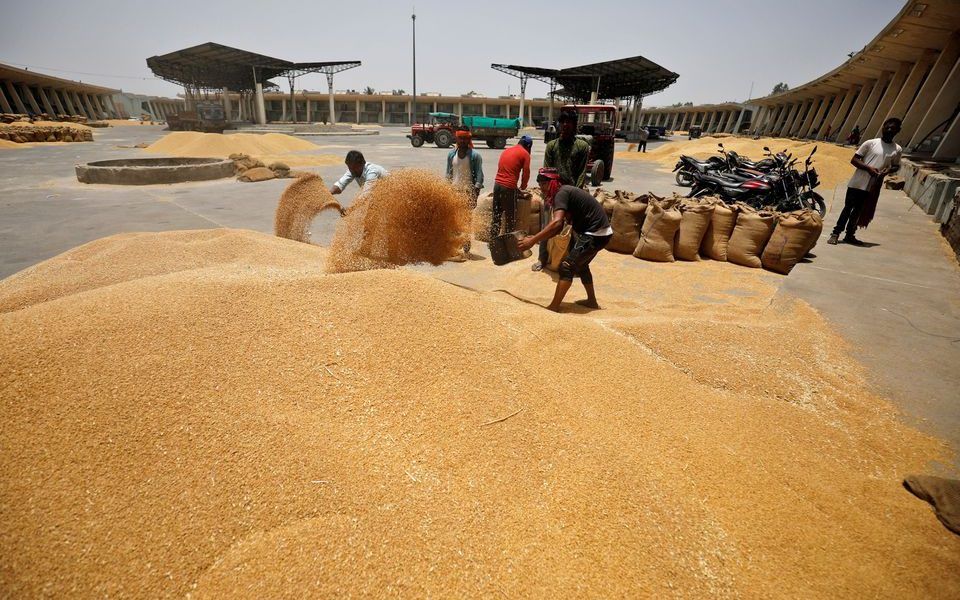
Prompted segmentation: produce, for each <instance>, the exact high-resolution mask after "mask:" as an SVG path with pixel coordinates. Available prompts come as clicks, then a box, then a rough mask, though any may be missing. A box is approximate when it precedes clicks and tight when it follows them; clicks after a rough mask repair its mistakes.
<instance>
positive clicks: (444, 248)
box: [328, 169, 471, 273]
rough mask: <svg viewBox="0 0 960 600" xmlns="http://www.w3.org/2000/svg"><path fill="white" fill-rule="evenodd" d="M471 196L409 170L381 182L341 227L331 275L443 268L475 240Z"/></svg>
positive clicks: (332, 253) (332, 255) (427, 174)
mask: <svg viewBox="0 0 960 600" xmlns="http://www.w3.org/2000/svg"><path fill="white" fill-rule="evenodd" d="M470 219H471V215H470V206H469V202H468V199H467V197H466V196H465V195H464V194H462V193H460V192H458V191H457V190H455V189H454V187H453V186H451V185H450V183H448V182H447V181H446V180H445V179H443V178H442V177H440V176H439V175H436V174H434V173H431V172H429V171H424V170H421V169H403V170H400V171H396V172H394V173H392V174H391V175H390V176H389V177H385V178H383V179H381V180H378V181H377V182H376V184H375V185H373V186H372V188H371V189H370V190H369V191H367V192H364V193H363V194H362V195H361V196H359V197H358V198H357V200H356V201H355V202H354V204H353V206H351V208H350V210H349V211H348V212H347V215H346V216H345V217H344V219H343V221H341V222H340V223H339V224H338V225H337V230H336V234H335V236H334V238H333V243H332V244H331V246H330V260H329V264H328V268H329V270H330V271H331V272H335V273H342V272H346V271H361V270H365V269H370V268H384V267H392V266H400V265H406V264H410V263H419V262H426V263H430V264H433V265H438V264H440V263H442V262H443V261H445V260H447V259H448V258H450V257H451V256H453V255H455V254H456V253H457V252H458V251H459V250H460V248H461V247H462V246H463V244H464V243H465V242H466V241H467V240H468V239H469V236H470V230H471V221H470Z"/></svg>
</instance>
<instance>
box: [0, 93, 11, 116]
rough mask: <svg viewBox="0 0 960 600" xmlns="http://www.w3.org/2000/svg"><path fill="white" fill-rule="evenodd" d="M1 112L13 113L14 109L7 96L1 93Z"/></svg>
mask: <svg viewBox="0 0 960 600" xmlns="http://www.w3.org/2000/svg"><path fill="white" fill-rule="evenodd" d="M0 110H2V111H3V112H5V113H12V112H13V107H12V106H10V102H9V101H8V100H7V96H6V94H3V93H0Z"/></svg>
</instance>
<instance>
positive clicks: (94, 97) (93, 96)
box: [90, 94, 166, 119]
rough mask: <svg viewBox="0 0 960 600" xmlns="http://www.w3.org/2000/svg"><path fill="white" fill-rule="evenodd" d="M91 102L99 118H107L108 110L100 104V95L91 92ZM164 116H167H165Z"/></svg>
mask: <svg viewBox="0 0 960 600" xmlns="http://www.w3.org/2000/svg"><path fill="white" fill-rule="evenodd" d="M90 103H91V104H92V105H93V110H94V111H95V112H96V113H97V116H98V117H99V118H101V119H104V118H106V116H107V111H106V110H104V108H103V105H102V104H100V96H98V95H97V94H90ZM164 118H166V117H165V116H164Z"/></svg>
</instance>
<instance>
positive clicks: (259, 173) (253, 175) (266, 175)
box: [237, 167, 277, 183]
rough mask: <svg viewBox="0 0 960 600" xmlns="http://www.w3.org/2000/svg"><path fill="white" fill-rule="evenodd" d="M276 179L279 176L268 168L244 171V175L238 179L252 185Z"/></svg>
mask: <svg viewBox="0 0 960 600" xmlns="http://www.w3.org/2000/svg"><path fill="white" fill-rule="evenodd" d="M276 177H277V175H276V174H275V173H274V172H273V171H271V170H270V169H268V168H266V167H254V168H252V169H247V170H246V171H244V172H243V174H242V175H240V177H238V178H237V179H239V180H240V181H245V182H248V183H251V182H256V181H267V180H268V179H276Z"/></svg>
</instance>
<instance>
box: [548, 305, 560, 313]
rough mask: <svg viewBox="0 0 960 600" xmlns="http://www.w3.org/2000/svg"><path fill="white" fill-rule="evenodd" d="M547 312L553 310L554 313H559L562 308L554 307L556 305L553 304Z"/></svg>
mask: <svg viewBox="0 0 960 600" xmlns="http://www.w3.org/2000/svg"><path fill="white" fill-rule="evenodd" d="M547 310H552V311H553V312H555V313H558V312H560V307H559V306H554V305H552V304H551V305H550V306H548V307H547Z"/></svg>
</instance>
